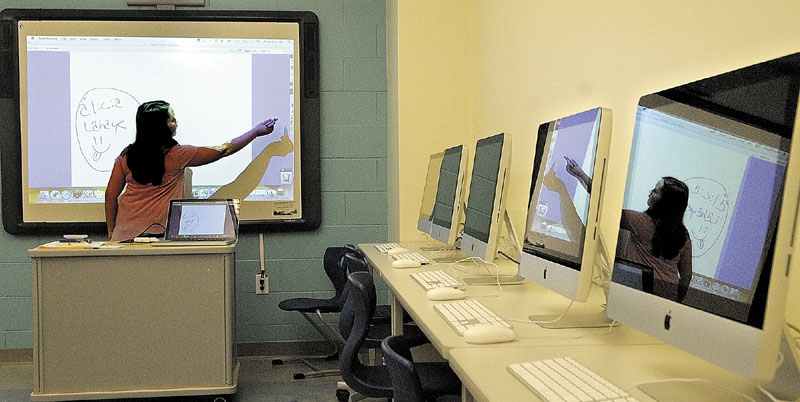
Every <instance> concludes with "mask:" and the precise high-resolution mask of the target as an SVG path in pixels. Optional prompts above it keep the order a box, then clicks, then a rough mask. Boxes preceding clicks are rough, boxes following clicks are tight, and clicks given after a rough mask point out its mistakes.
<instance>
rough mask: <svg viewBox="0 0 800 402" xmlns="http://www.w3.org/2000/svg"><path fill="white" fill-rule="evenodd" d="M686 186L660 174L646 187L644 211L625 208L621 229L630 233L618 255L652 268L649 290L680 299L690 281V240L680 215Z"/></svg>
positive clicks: (687, 195) (684, 210) (685, 197)
mask: <svg viewBox="0 0 800 402" xmlns="http://www.w3.org/2000/svg"><path fill="white" fill-rule="evenodd" d="M688 202H689V188H688V187H687V186H686V184H685V183H684V182H682V181H680V180H678V179H676V178H674V177H664V178H662V179H661V180H659V181H658V183H657V184H656V186H655V188H653V189H652V190H650V195H649V197H648V198H647V206H648V208H647V209H646V210H645V211H644V212H638V211H633V210H629V209H625V210H623V211H622V219H621V221H620V230H621V232H622V231H624V230H627V231H629V232H630V234H631V236H630V239H629V242H628V245H627V247H626V248H625V250H624V252H623V254H622V255H620V258H622V259H625V260H628V261H633V262H636V263H639V264H642V265H645V266H648V267H651V268H653V279H654V280H653V293H654V294H656V295H658V296H661V297H666V298H668V299H671V300H676V301H678V302H680V301H682V300H683V298H684V296H686V291H687V290H688V289H689V283H690V282H691V280H692V241H691V239H690V238H689V233H688V231H687V230H686V226H684V225H683V215H684V213H685V212H686V207H687V205H688Z"/></svg>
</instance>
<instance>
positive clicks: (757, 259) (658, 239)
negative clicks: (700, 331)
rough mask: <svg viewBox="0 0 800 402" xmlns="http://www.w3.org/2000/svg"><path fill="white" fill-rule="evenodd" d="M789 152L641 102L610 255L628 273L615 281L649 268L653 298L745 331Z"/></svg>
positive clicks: (779, 142) (739, 127) (668, 105)
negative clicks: (718, 317)
mask: <svg viewBox="0 0 800 402" xmlns="http://www.w3.org/2000/svg"><path fill="white" fill-rule="evenodd" d="M788 147H789V141H788V140H787V139H785V138H783V137H781V136H780V135H778V134H774V133H770V132H767V131H764V130H760V129H757V128H755V127H752V126H747V125H744V124H742V123H738V122H735V121H733V120H730V119H727V118H724V117H721V116H717V115H715V114H712V113H708V112H703V111H701V110H699V109H695V108H692V107H690V106H688V105H685V104H682V103H678V102H673V101H671V100H669V99H666V98H663V97H661V96H659V95H651V96H647V97H644V98H642V100H641V101H640V104H639V108H638V112H637V115H636V126H635V129H634V137H633V143H632V148H631V157H630V165H629V169H628V179H627V182H626V187H625V196H624V201H623V211H622V218H621V223H620V236H619V240H618V248H617V250H618V251H617V255H616V258H617V260H618V261H619V262H620V264H627V265H628V269H627V270H619V273H620V274H622V272H625V271H631V270H632V268H631V267H634V266H635V265H634V264H638V265H641V266H645V267H648V268H649V269H648V270H642V272H643V273H642V274H641V275H640V276H641V277H642V278H644V281H641V280H640V281H641V282H643V283H646V282H647V281H652V293H653V294H655V295H657V296H660V297H663V298H666V299H669V300H673V301H677V302H681V303H683V304H686V305H689V306H692V307H696V308H698V309H701V310H704V311H708V312H711V313H714V314H718V315H721V316H724V317H728V318H731V319H735V320H738V321H741V322H748V321H750V320H748V317H749V316H750V312H751V306H752V305H753V301H754V297H755V294H756V288H757V286H758V284H759V279H760V277H761V274H762V272H763V268H764V266H765V262H767V257H768V254H769V251H770V245H771V243H772V238H773V235H774V230H775V227H776V222H777V218H778V212H779V203H780V200H781V195H782V190H783V180H784V175H785V171H786V164H787V161H788V156H789V153H788V150H789V148H788ZM627 262H631V263H633V264H628V263H627ZM634 272H635V271H634ZM615 273H616V270H615ZM650 276H652V278H650ZM612 280H614V281H615V282H622V280H621V279H620V278H619V277H617V276H614V277H612ZM624 283H633V282H627V281H626V282H624ZM762 308H763V307H762ZM761 314H762V315H763V311H762V313H761ZM752 324H754V325H758V326H760V323H755V322H754V323H752Z"/></svg>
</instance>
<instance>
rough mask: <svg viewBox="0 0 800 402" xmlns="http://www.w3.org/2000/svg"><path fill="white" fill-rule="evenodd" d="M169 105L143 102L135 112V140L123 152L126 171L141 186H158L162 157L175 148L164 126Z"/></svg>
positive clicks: (162, 163) (169, 133) (162, 169)
mask: <svg viewBox="0 0 800 402" xmlns="http://www.w3.org/2000/svg"><path fill="white" fill-rule="evenodd" d="M168 119H169V103H167V102H165V101H162V100H157V101H151V102H145V103H142V104H141V105H139V108H138V109H137V110H136V140H135V141H134V142H133V144H131V145H129V146H128V147H127V148H125V151H123V153H127V155H128V169H130V170H131V174H132V175H133V179H134V180H136V181H137V182H138V183H140V184H148V183H152V184H153V185H154V186H157V185H160V184H161V179H162V178H163V176H164V155H166V154H167V152H169V150H170V149H172V147H173V146H175V145H177V144H178V142H177V141H175V139H174V138H172V132H171V131H170V130H169V127H168V126H167V120H168Z"/></svg>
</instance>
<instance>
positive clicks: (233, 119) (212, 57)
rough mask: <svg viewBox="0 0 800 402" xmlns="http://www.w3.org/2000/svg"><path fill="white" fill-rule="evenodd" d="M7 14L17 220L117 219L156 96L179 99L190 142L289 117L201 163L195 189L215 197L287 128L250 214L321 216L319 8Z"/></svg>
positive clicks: (23, 223) (8, 115) (260, 218)
mask: <svg viewBox="0 0 800 402" xmlns="http://www.w3.org/2000/svg"><path fill="white" fill-rule="evenodd" d="M0 23H1V24H2V27H3V33H4V38H5V40H6V42H7V43H6V45H7V46H6V49H7V50H8V52H7V53H4V55H6V56H8V58H7V59H8V62H7V63H2V64H0V69H2V77H4V80H5V81H7V82H6V83H5V84H4V87H5V88H7V89H8V90H9V92H13V93H9V94H8V96H7V98H13V100H10V101H9V102H8V103H7V104H4V105H3V106H2V107H0V115H2V116H3V120H4V121H7V122H9V124H5V125H3V127H0V138H2V140H3V141H4V146H3V147H2V152H3V158H2V164H3V169H2V170H3V180H2V184H3V191H2V195H3V203H2V204H3V205H2V206H3V223H4V228H5V229H6V231H9V233H14V234H21V233H29V234H31V233H37V232H42V231H48V230H49V231H53V230H64V231H67V230H71V231H73V232H78V233H82V232H85V231H91V230H93V229H100V230H105V215H104V209H103V203H104V193H105V186H106V184H107V183H108V178H109V175H110V172H111V168H112V166H113V164H114V160H115V158H116V157H117V156H119V155H120V152H121V151H122V150H123V149H124V148H125V147H126V146H127V145H128V144H130V143H132V142H133V140H134V137H135V132H136V127H135V126H136V124H135V113H136V109H137V107H138V106H139V104H140V103H143V102H145V101H150V100H156V99H163V100H166V101H168V102H169V103H170V104H171V105H172V106H173V109H174V110H175V112H176V114H177V116H178V118H179V119H180V129H179V131H178V133H177V137H176V140H177V141H178V142H180V143H183V144H185V145H188V144H191V145H197V146H212V147H213V146H220V145H222V144H223V143H225V142H226V141H228V140H230V139H231V138H233V137H234V136H236V135H239V134H241V133H242V132H245V131H247V130H249V129H251V128H252V127H253V126H254V125H256V124H259V123H261V122H263V121H264V120H266V119H274V118H277V125H276V127H275V131H274V133H273V134H270V135H268V136H264V137H261V138H258V139H256V140H255V141H253V143H252V144H250V145H248V146H247V147H246V149H244V150H243V151H241V152H238V153H236V154H235V155H232V156H230V157H227V158H225V159H223V160H221V161H219V162H216V163H214V164H213V165H209V166H201V167H195V168H193V175H192V180H193V183H192V184H193V188H192V190H193V193H194V197H195V198H209V197H210V196H213V195H214V193H215V192H216V191H217V189H219V188H220V187H221V186H223V185H225V184H228V183H230V182H231V181H233V179H235V178H236V176H237V175H238V174H239V173H240V172H242V171H243V170H244V169H245V168H246V167H247V166H248V165H249V164H250V163H251V162H252V161H253V160H254V159H256V158H257V156H258V155H259V154H260V153H261V150H262V149H264V148H265V147H266V146H267V145H268V144H270V143H273V142H276V141H277V140H279V139H280V138H281V137H282V136H283V135H286V136H287V137H289V138H290V139H291V141H292V143H293V149H292V152H290V153H289V154H288V155H285V156H280V157H276V158H272V159H271V160H270V163H269V166H268V167H267V168H266V171H265V172H264V174H263V176H260V180H259V181H258V184H257V186H256V188H255V189H254V190H253V191H252V192H250V193H249V194H248V195H246V197H244V199H243V200H242V205H241V217H242V220H243V224H245V226H248V227H254V226H257V225H261V224H266V223H267V222H271V223H270V224H271V225H279V226H282V225H286V226H287V227H294V228H307V229H308V228H313V227H316V226H318V225H319V214H320V207H319V191H320V190H319V187H320V186H319V174H316V172H318V171H319V155H318V147H319V139H318V134H319V81H318V65H317V63H318V60H319V46H318V40H317V38H318V27H319V24H318V21H317V17H316V16H315V15H314V14H313V13H310V12H286V13H281V14H277V13H270V12H228V11H214V12H194V11H186V12H180V13H151V12H148V11H145V10H125V11H120V10H15V9H6V10H3V12H2V13H0ZM12 60H13V62H12ZM17 65H18V66H17ZM166 66H168V68H167V67H166ZM12 95H13V96H12ZM12 122H13V123H12ZM304 173H306V174H304ZM67 205H68V208H65V206H67ZM65 210H69V213H67V214H65V213H64V211H65Z"/></svg>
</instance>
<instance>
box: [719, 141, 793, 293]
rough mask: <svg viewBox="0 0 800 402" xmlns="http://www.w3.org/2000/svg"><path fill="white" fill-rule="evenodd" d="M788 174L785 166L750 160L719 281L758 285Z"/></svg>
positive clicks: (723, 255) (726, 243) (725, 247)
mask: <svg viewBox="0 0 800 402" xmlns="http://www.w3.org/2000/svg"><path fill="white" fill-rule="evenodd" d="M785 170H786V168H785V167H784V166H781V165H778V164H775V163H772V162H768V161H765V160H762V159H756V158H752V157H751V158H749V159H748V161H747V166H746V167H745V172H744V177H742V184H741V187H739V188H740V190H739V195H738V198H737V201H736V206H735V207H734V209H733V214H732V216H731V221H730V224H729V225H728V233H727V236H726V238H725V244H724V245H723V248H722V255H721V256H720V259H719V263H718V265H717V271H716V279H719V280H721V281H724V282H727V283H730V284H732V285H735V286H739V287H742V288H745V289H750V288H751V286H755V285H756V284H755V283H753V279H754V278H755V276H756V270H757V268H758V266H759V260H760V259H761V254H762V251H763V248H764V246H765V241H766V240H767V233H768V232H769V229H770V224H771V222H770V216H771V215H772V211H773V207H774V206H775V202H776V201H777V197H778V195H779V192H778V190H779V189H780V185H779V184H780V183H782V182H783V176H784V172H785Z"/></svg>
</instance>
